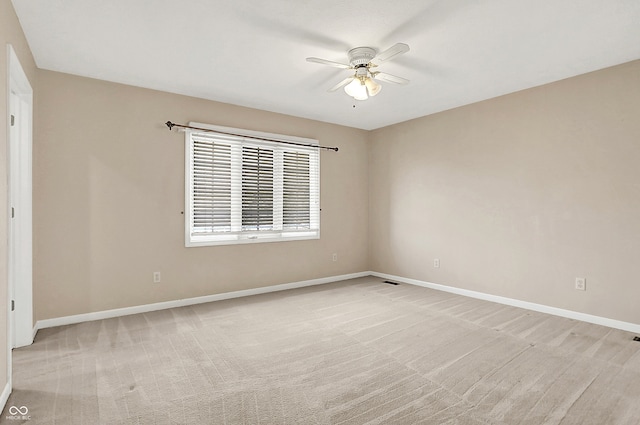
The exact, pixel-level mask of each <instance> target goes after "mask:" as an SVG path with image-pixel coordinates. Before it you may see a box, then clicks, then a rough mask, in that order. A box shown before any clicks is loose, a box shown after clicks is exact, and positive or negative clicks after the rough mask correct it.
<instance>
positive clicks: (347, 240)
mask: <svg viewBox="0 0 640 425" xmlns="http://www.w3.org/2000/svg"><path fill="white" fill-rule="evenodd" d="M39 88H40V92H39V96H38V101H37V104H36V109H37V110H38V120H37V122H36V129H35V142H34V241H35V242H34V286H35V289H34V291H35V293H36V297H35V298H36V299H35V303H36V314H37V317H38V319H39V320H41V319H48V318H54V317H60V316H67V315H72V314H79V313H86V312H94V311H100V310H107V309H113V308H119V307H127V306H134V305H140V304H148V303H154V302H160V301H167V300H175V299H181V298H188V297H197V296H201V295H209V294H216V293H222V292H229V291H236V290H242V289H249V288H255V287H259V286H267V285H274V284H281V283H287V282H296V281H302V280H307V279H315V278H321V277H326V276H335V275H340V274H346V273H353V272H361V271H365V270H367V266H368V264H367V260H368V252H367V249H368V245H367V230H368V223H367V205H368V191H367V181H368V176H367V173H368V163H367V143H366V137H367V133H366V132H365V131H361V130H355V129H350V128H346V127H339V126H336V125H331V124H324V123H320V122H316V121H311V120H305V119H300V118H294V117H290V116H285V115H279V114H274V113H269V112H264V111H258V110H252V109H247V108H242V107H237V106H232V105H228V104H222V103H216V102H211V101H206V100H201V99H195V98H190V97H185V96H178V95H173V94H168V93H163V92H158V91H153V90H147V89H141V88H135V87H130V86H125V85H120V84H113V83H108V82H103V81H98V80H92V79H87V78H80V77H76V76H71V75H66V74H61V73H56V72H50V71H43V70H41V71H39ZM167 120H171V121H173V122H177V123H186V122H189V121H197V122H202V123H211V124H218V125H224V126H231V127H238V128H245V129H251V130H258V131H266V132H272V133H280V134H288V135H294V136H301V137H309V138H315V139H318V140H320V142H321V144H323V145H330V146H338V147H339V148H340V151H339V152H337V153H336V152H333V151H322V153H321V207H322V213H321V220H322V221H321V239H320V240H311V241H290V242H278V243H266V244H250V245H235V246H217V247H198V248H185V247H184V215H183V214H182V211H183V210H184V135H183V134H182V133H175V132H173V133H172V132H169V131H168V129H167V127H166V126H165V125H164V124H163V123H164V122H166V121H167ZM332 253H337V254H338V261H337V262H333V261H332V258H331V256H332ZM154 271H161V272H162V283H160V284H154V283H153V282H152V281H153V279H152V277H153V276H152V274H153V272H154Z"/></svg>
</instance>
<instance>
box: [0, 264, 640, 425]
mask: <svg viewBox="0 0 640 425" xmlns="http://www.w3.org/2000/svg"><path fill="white" fill-rule="evenodd" d="M633 336H634V335H632V334H630V333H627V332H623V331H619V330H615V329H610V328H605V327H601V326H597V325H591V324H587V323H582V322H577V321H574V320H569V319H564V318H559V317H555V316H549V315H545V314H541V313H536V312H531V311H527V310H522V309H518V308H514V307H508V306H503V305H499V304H493V303H489V302H485V301H480V300H475V299H471V298H465V297H461V296H458V295H453V294H449V293H445V292H439V291H434V290H430V289H425V288H420V287H415V286H410V285H398V286H393V285H388V284H385V283H383V282H382V280H381V279H378V278H374V277H369V278H361V279H355V280H350V281H345V282H338V283H334V284H328V285H321V286H315V287H309V288H303V289H296V290H290V291H286V292H278V293H272V294H266V295H259V296H253V297H247V298H242V299H235V300H228V301H220V302H215V303H209V304H202V305H196V306H191V307H183V308H178V309H172V310H164V311H158V312H153V313H146V314H139V315H134V316H126V317H121V318H116V319H108V320H101V321H96V322H88V323H82V324H78V325H71V326H64V327H59V328H51V329H44V330H41V331H40V332H38V335H37V337H36V341H35V343H34V344H33V345H32V346H30V347H26V348H21V349H17V350H14V353H13V356H14V357H13V359H14V372H13V378H14V391H13V394H12V395H11V397H10V398H9V401H8V403H7V406H6V408H5V410H4V412H3V413H2V417H1V418H0V423H2V424H17V423H22V422H24V423H29V424H64V425H68V424H154V425H159V424H229V425H231V424H348V425H351V424H469V425H480V424H509V425H512V424H531V425H540V424H594V425H604V424H634V425H636V424H640V342H634V341H633ZM10 406H16V407H21V406H26V407H27V408H28V410H29V412H28V414H29V415H30V420H29V421H21V420H15V419H9V418H7V416H8V415H9V411H8V410H9V408H10Z"/></svg>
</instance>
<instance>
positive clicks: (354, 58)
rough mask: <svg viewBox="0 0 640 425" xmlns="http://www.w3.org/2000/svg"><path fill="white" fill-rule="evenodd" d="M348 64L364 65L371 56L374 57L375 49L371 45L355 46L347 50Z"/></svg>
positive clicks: (369, 60) (354, 65)
mask: <svg viewBox="0 0 640 425" xmlns="http://www.w3.org/2000/svg"><path fill="white" fill-rule="evenodd" d="M347 54H348V56H349V64H351V66H353V67H356V68H357V67H358V66H366V65H367V64H368V63H369V62H371V60H372V59H373V58H375V57H376V51H375V49H372V48H371V47H356V48H353V49H351V50H349V53H347Z"/></svg>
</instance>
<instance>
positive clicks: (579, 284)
mask: <svg viewBox="0 0 640 425" xmlns="http://www.w3.org/2000/svg"><path fill="white" fill-rule="evenodd" d="M576 290H578V291H586V290H587V279H585V278H584V277H576Z"/></svg>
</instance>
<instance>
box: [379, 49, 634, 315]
mask: <svg viewBox="0 0 640 425" xmlns="http://www.w3.org/2000/svg"><path fill="white" fill-rule="evenodd" d="M639 117H640V61H635V62H631V63H627V64H623V65H620V66H617V67H613V68H609V69H605V70H602V71H598V72H594V73H590V74H586V75H583V76H579V77H575V78H571V79H568V80H564V81H560V82H557V83H554V84H549V85H545V86H542V87H538V88H534V89H530V90H526V91H522V92H518V93H515V94H511V95H507V96H503V97H500V98H496V99H492V100H488V101H484V102H481V103H477V104H473V105H469V106H465V107H461V108H457V109H454V110H450V111H447V112H443V113H439V114H435V115H431V116H428V117H423V118H420V119H416V120H412V121H409V122H406V123H402V124H398V125H394V126H390V127H387V128H384V129H380V130H377V131H374V132H373V133H371V136H370V141H371V150H370V171H369V175H370V180H369V182H370V184H369V194H370V216H369V223H370V226H369V228H370V239H369V244H370V266H371V268H372V269H373V270H375V271H379V272H384V273H389V274H394V275H399V276H403V277H408V278H415V279H419V280H423V281H429V282H434V283H440V284H444V285H450V286H455V287H459V288H465V289H470V290H474V291H480V292H484V293H489V294H495V295H500V296H505V297H510V298H515V299H519V300H525V301H529V302H534V303H540V304H545V305H549V306H554V307H559V308H564V309H569V310H574V311H578V312H584V313H589V314H594V315H598V316H604V317H608V318H613V319H618V320H623V321H628V322H632V323H640V309H639V308H638V300H640V285H639V284H638V277H639V276H640V261H638V253H640V119H639ZM434 258H439V259H440V260H441V267H440V268H438V269H436V268H434V267H433V259H434ZM576 277H586V279H587V291H586V292H580V291H576V290H575V289H574V281H575V278H576Z"/></svg>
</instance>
